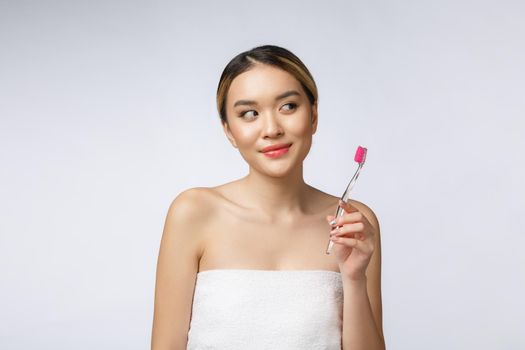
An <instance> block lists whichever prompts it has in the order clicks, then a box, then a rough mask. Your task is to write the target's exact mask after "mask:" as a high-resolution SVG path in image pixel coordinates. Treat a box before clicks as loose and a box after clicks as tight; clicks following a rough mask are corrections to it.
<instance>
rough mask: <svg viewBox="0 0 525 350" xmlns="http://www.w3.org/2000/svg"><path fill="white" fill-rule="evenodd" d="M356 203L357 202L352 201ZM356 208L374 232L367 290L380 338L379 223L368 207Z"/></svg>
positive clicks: (381, 311)
mask: <svg viewBox="0 0 525 350" xmlns="http://www.w3.org/2000/svg"><path fill="white" fill-rule="evenodd" d="M354 202H357V201H354ZM356 204H357V205H356V207H357V208H358V209H359V211H361V213H362V214H363V215H364V216H365V217H366V218H367V220H368V221H369V222H370V224H371V225H372V227H373V228H374V231H375V236H374V253H373V254H372V258H371V259H370V262H369V263H368V267H367V269H366V276H367V290H368V299H369V300H370V306H371V307H372V313H373V315H374V320H375V322H376V325H377V328H378V330H379V333H380V334H381V337H383V338H384V335H383V307H382V300H381V237H380V227H379V221H378V219H377V216H376V215H375V213H374V212H373V211H372V209H370V208H369V207H368V206H366V205H365V204H363V203H361V202H357V203H356Z"/></svg>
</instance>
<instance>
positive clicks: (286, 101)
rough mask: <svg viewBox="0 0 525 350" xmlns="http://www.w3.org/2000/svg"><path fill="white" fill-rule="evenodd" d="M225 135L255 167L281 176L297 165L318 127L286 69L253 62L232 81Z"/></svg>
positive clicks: (312, 109)
mask: <svg viewBox="0 0 525 350" xmlns="http://www.w3.org/2000/svg"><path fill="white" fill-rule="evenodd" d="M226 114H227V115H228V124H226V123H223V127H224V131H225V133H226V136H227V137H228V139H229V140H230V142H231V143H232V145H233V146H234V147H236V148H238V149H239V152H240V153H241V155H242V157H243V158H244V159H245V160H246V161H247V162H248V164H250V166H251V167H253V168H256V169H257V170H259V171H261V172H264V173H267V174H270V175H271V176H281V175H284V174H285V173H288V172H289V171H290V170H292V169H293V168H295V167H296V166H298V165H300V164H302V162H303V160H304V159H305V158H306V156H307V154H308V152H309V151H310V147H311V144H312V135H313V134H315V131H316V129H317V106H316V105H315V104H314V105H312V104H311V103H310V101H309V100H308V97H307V96H306V93H305V92H304V90H303V88H302V86H301V84H300V83H299V81H298V80H297V79H295V78H294V76H292V75H291V74H290V73H288V72H286V71H284V70H282V69H279V68H276V67H273V66H270V65H266V64H256V65H255V66H254V67H252V68H251V69H250V70H248V71H246V72H244V73H242V74H240V75H238V76H237V77H235V79H234V80H233V81H232V83H231V86H230V89H229V91H228V95H227V98H226ZM276 144H291V146H290V147H289V149H288V152H286V153H284V154H281V155H280V156H273V157H270V156H269V153H266V154H265V153H264V152H263V151H262V150H263V148H265V147H267V146H270V145H276Z"/></svg>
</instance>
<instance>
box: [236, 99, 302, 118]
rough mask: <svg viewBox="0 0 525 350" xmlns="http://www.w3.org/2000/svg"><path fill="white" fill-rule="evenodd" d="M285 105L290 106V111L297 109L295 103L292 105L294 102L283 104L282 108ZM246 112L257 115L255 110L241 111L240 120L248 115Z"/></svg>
mask: <svg viewBox="0 0 525 350" xmlns="http://www.w3.org/2000/svg"><path fill="white" fill-rule="evenodd" d="M287 105H290V106H291V110H295V109H296V108H297V103H294V102H289V103H285V104H284V105H283V106H282V107H284V106H287ZM282 107H281V108H282ZM248 112H256V113H257V111H255V110H253V109H250V110H247V111H243V112H241V113H240V114H239V116H240V117H242V118H244V116H245V115H246V113H248Z"/></svg>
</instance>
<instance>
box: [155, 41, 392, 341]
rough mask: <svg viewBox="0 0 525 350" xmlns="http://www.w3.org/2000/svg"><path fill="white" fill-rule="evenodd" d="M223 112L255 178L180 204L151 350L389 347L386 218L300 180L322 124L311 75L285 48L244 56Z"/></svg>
mask: <svg viewBox="0 0 525 350" xmlns="http://www.w3.org/2000/svg"><path fill="white" fill-rule="evenodd" d="M217 107H218V111H219V114H220V118H221V122H222V127H223V129H224V132H225V135H226V137H227V138H228V140H229V141H230V142H231V144H232V146H233V147H235V148H237V149H238V150H239V152H240V153H241V156H242V157H243V158H244V160H245V161H246V162H247V163H248V165H249V173H248V174H247V175H246V176H244V177H242V178H240V179H238V180H235V181H232V182H229V183H226V184H223V185H220V186H216V187H211V188H204V187H197V188H192V189H188V190H186V191H183V192H182V193H180V194H179V195H178V196H177V197H176V198H175V199H174V200H173V202H172V203H171V205H170V207H169V209H168V213H167V217H166V221H165V226H164V232H163V236H162V241H161V246H160V251H159V258H158V262H157V281H156V290H155V307H154V319H153V331H152V345H151V346H152V349H154V350H164V349H165V350H168V349H170V350H174V349H186V348H188V349H301V350H305V349H341V348H342V349H347V350H350V349H352V350H357V349H367V350H371V349H384V347H385V345H384V340H383V331H382V306H381V283H380V280H381V277H380V271H381V266H380V264H381V253H380V238H379V223H378V220H377V218H376V216H375V214H374V213H373V211H372V210H371V209H370V208H369V207H367V206H366V205H365V204H363V203H361V202H358V201H356V200H349V202H348V203H344V202H341V201H340V200H339V198H338V197H336V196H332V195H329V194H327V193H324V192H322V191H320V190H318V189H316V188H314V187H312V186H310V185H308V184H306V183H305V181H304V179H303V160H304V159H305V158H306V156H307V154H308V152H309V150H310V147H311V144H312V136H313V134H315V131H316V129H317V121H318V118H317V89H316V85H315V82H314V80H313V78H312V76H311V75H310V72H309V71H308V69H307V68H306V67H305V66H304V64H303V63H302V62H301V61H300V60H299V58H297V57H296V56H295V55H294V54H293V53H291V52H290V51H288V50H286V49H284V48H281V47H277V46H271V45H266V46H261V47H256V48H254V49H252V50H249V51H246V52H243V53H241V54H239V55H237V56H236V57H235V58H233V59H232V61H230V63H229V64H228V65H227V66H226V68H225V69H224V71H223V73H222V76H221V79H220V82H219V86H218V90H217ZM349 152H350V150H349ZM346 157H347V156H346ZM339 204H340V205H342V207H343V209H345V213H344V215H343V216H342V217H341V218H340V219H339V220H340V221H338V222H337V223H335V224H334V226H332V227H337V226H339V227H340V228H339V229H334V230H332V232H331V234H330V237H331V238H330V239H332V240H333V241H334V243H335V245H334V247H333V249H332V253H331V254H329V255H327V254H326V253H325V251H326V246H327V243H328V239H329V235H328V234H327V232H329V231H330V224H329V223H330V221H332V219H334V216H333V215H332V214H333V213H335V211H336V209H337V206H338V205H339Z"/></svg>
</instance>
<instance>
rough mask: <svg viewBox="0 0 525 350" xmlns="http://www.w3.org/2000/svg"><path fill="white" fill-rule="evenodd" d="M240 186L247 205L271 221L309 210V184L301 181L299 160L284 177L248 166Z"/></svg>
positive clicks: (281, 219)
mask: <svg viewBox="0 0 525 350" xmlns="http://www.w3.org/2000/svg"><path fill="white" fill-rule="evenodd" d="M241 188H242V193H243V196H244V197H245V199H246V201H249V206H250V207H253V208H254V209H255V210H258V211H259V212H260V213H261V214H263V215H264V216H267V218H268V220H271V221H273V222H275V221H289V220H291V219H292V218H293V217H295V216H297V215H302V214H305V213H306V212H307V211H308V209H307V207H306V205H307V203H308V200H307V196H308V195H309V194H310V189H311V187H310V186H309V185H308V184H306V183H305V182H304V179H303V167H302V164H301V166H298V167H297V168H296V169H295V170H294V171H293V172H291V173H289V174H288V175H286V176H283V177H272V176H269V175H267V174H262V173H260V172H258V171H257V170H255V169H253V168H251V167H250V172H249V174H248V175H247V176H245V177H244V178H243V179H242V180H241Z"/></svg>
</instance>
